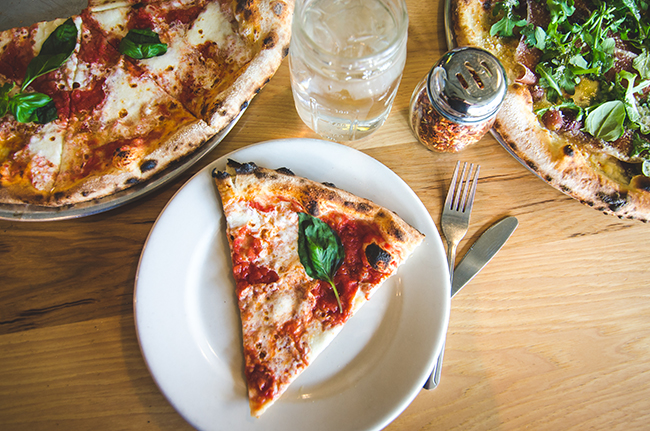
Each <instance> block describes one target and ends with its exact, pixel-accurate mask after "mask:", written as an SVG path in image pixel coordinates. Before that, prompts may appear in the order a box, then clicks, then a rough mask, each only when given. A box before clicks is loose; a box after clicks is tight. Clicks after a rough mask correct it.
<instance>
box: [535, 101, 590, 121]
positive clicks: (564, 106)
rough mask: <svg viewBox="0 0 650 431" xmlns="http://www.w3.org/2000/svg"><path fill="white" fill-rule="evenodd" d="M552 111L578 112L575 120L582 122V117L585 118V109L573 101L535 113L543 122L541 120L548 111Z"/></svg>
mask: <svg viewBox="0 0 650 431" xmlns="http://www.w3.org/2000/svg"><path fill="white" fill-rule="evenodd" d="M551 109H557V110H560V111H563V110H570V111H577V113H576V119H575V120H576V121H582V117H584V114H585V110H584V108H582V107H580V106H578V105H576V104H575V102H574V101H573V100H572V99H568V100H566V101H564V102H562V103H559V104H557V105H552V106H549V107H547V108H542V109H538V110H537V111H535V113H536V114H537V117H538V118H539V119H540V120H541V118H542V117H543V116H544V114H545V113H546V111H549V110H551Z"/></svg>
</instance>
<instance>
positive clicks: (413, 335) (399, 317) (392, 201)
mask: <svg viewBox="0 0 650 431" xmlns="http://www.w3.org/2000/svg"><path fill="white" fill-rule="evenodd" d="M228 158H231V159H234V160H237V161H239V162H249V161H253V162H255V163H257V164H258V165H260V166H265V167H269V168H279V167H287V168H290V169H291V170H292V171H293V172H294V173H295V174H296V175H300V176H304V177H307V178H310V179H313V180H316V181H328V182H332V183H334V184H336V186H338V187H340V188H343V189H346V190H348V191H350V192H352V193H355V194H357V195H360V196H363V197H366V198H368V199H371V200H373V201H375V202H376V203H378V204H381V205H383V206H386V207H387V208H389V209H392V210H394V211H396V212H397V213H398V214H399V215H400V216H401V217H402V218H404V219H405V220H406V221H407V222H409V223H410V224H412V225H413V226H415V227H416V228H417V229H419V230H420V231H421V232H423V233H424V234H426V239H425V241H424V243H423V244H422V245H421V246H420V247H418V249H417V250H416V251H415V253H414V254H413V255H412V256H411V258H410V259H409V260H408V261H407V262H406V264H405V265H404V266H403V267H401V268H400V270H399V271H398V273H397V274H395V275H394V276H393V277H391V278H390V279H388V280H387V281H386V282H385V284H384V286H382V288H381V289H379V290H378V291H377V292H376V294H375V295H374V296H373V297H372V299H371V300H370V302H368V303H367V304H366V305H364V307H363V308H362V309H361V310H360V311H359V312H358V313H357V314H356V315H355V316H354V317H353V318H352V319H350V320H349V321H348V323H347V324H346V326H345V327H344V328H343V330H342V331H341V332H340V334H339V336H338V337H337V338H336V339H335V340H334V341H333V342H332V344H331V345H330V346H329V347H328V348H327V349H326V350H325V351H324V352H323V353H322V354H321V355H320V356H319V357H318V358H317V359H316V360H315V361H314V362H313V363H312V364H311V365H310V367H309V368H308V369H307V370H306V371H305V372H304V373H303V374H302V375H301V376H300V377H298V379H297V380H296V381H295V382H294V383H293V384H292V385H291V387H290V388H289V389H288V390H287V392H285V394H284V395H283V397H282V398H281V399H280V400H279V401H277V402H276V403H275V404H274V405H273V406H272V407H271V408H270V409H269V410H268V411H267V412H266V413H264V415H263V416H262V417H261V418H260V419H255V418H252V417H251V416H250V413H249V407H248V397H247V392H246V383H245V380H244V365H243V354H242V335H241V322H240V319H239V310H238V308H237V300H236V296H235V286H234V279H233V277H232V275H231V264H230V252H229V250H228V243H227V239H226V237H225V219H224V217H223V215H222V208H221V201H220V199H219V197H218V193H217V190H216V187H215V186H214V183H213V180H212V177H211V172H212V170H213V169H214V168H215V167H218V168H219V169H224V168H225V165H226V161H227V159H228ZM448 280H449V276H448V270H447V263H446V258H445V252H444V248H443V246H442V241H441V240H440V236H439V234H438V231H437V229H436V227H435V225H434V223H433V221H432V220H431V216H430V215H429V213H428V211H427V209H426V208H425V207H424V205H423V204H422V202H421V201H420V200H419V199H418V197H417V196H416V195H415V193H414V192H413V191H412V190H411V189H410V188H409V187H408V185H406V183H404V181H402V180H401V179H400V178H399V177H398V176H397V175H395V174H394V173H393V172H392V171H391V170H389V169H388V168H387V167H385V166H384V165H382V164H381V163H379V162H378V161H376V160H374V159H372V158H371V157H369V156H367V155H365V154H363V153H361V152H359V151H356V150H354V149H351V148H350V147H346V146H344V145H340V144H335V143H331V142H327V141H320V140H312V139H288V140H280V141H272V142H266V143H262V144H257V145H253V146H249V147H246V148H244V149H241V150H238V151H235V152H234V153H231V154H228V155H227V156H224V157H222V158H221V159H219V160H217V161H215V162H214V163H212V164H211V165H210V166H208V167H206V168H205V169H204V170H202V171H201V172H200V173H198V174H197V175H196V176H194V177H193V178H192V179H191V180H190V181H188V183H187V184H185V185H184V186H183V187H182V188H181V190H179V192H178V193H177V194H176V195H175V196H174V198H173V199H172V200H171V201H170V202H169V204H168V205H167V207H166V208H165V209H164V211H163V212H162V214H161V215H160V217H159V218H158V220H157V221H156V223H155V225H154V227H153V229H152V231H151V233H150V235H149V238H148V240H147V243H146V245H145V247H144V250H143V252H142V256H141V259H140V264H139V268H138V275H137V277H136V283H135V284H136V286H135V298H134V303H135V320H136V326H137V331H138V338H139V342H140V346H141V349H142V352H143V355H144V358H145V361H146V363H147V365H148V367H149V370H150V371H151V374H152V375H153V377H154V379H155V381H156V383H157V384H158V386H159V387H160V389H161V391H162V392H163V393H164V395H165V396H166V397H167V399H168V400H169V402H170V403H171V404H172V405H173V406H174V407H175V408H176V410H178V412H179V413H180V414H181V415H182V416H183V417H184V418H185V419H186V420H187V421H188V422H189V423H190V424H192V425H193V426H194V427H196V428H198V429H201V430H265V431H266V430H278V431H280V430H282V431H286V430H310V431H319V430H323V431H325V430H327V431H332V430H336V431H343V430H355V431H358V430H366V429H381V428H382V427H384V426H386V425H387V424H388V423H390V422H391V421H392V420H393V419H394V418H395V417H397V416H398V415H399V414H400V413H401V412H402V411H403V410H404V409H405V408H406V407H407V406H408V404H409V403H410V402H411V401H412V400H413V398H415V396H416V395H417V394H418V393H419V392H420V390H421V388H422V385H423V384H424V381H425V380H426V378H427V376H428V374H429V372H430V371H431V369H432V368H433V363H434V359H435V358H436V356H437V353H438V352H439V351H440V349H441V347H442V342H443V334H444V333H445V331H446V330H447V322H448V319H449V305H450V298H449V292H450V286H449V281H448Z"/></svg>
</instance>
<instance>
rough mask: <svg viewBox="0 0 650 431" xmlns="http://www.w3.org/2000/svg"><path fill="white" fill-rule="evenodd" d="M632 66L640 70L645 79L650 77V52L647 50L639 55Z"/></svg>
mask: <svg viewBox="0 0 650 431" xmlns="http://www.w3.org/2000/svg"><path fill="white" fill-rule="evenodd" d="M632 66H633V67H634V68H635V69H636V70H637V71H638V72H639V75H640V76H641V78H643V79H650V54H649V53H648V51H647V50H645V49H644V50H643V52H642V53H641V54H640V55H638V56H637V57H636V58H635V59H634V60H633V61H632Z"/></svg>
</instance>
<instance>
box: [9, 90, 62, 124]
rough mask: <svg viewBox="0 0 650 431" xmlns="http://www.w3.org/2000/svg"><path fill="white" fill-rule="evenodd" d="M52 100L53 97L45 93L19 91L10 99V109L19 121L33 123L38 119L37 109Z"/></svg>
mask: <svg viewBox="0 0 650 431" xmlns="http://www.w3.org/2000/svg"><path fill="white" fill-rule="evenodd" d="M51 101H52V98H51V97H50V96H48V95H47V94H43V93H18V94H16V95H15V96H14V97H12V98H11V99H9V109H10V110H11V113H12V114H14V117H16V120H17V121H18V122H20V123H32V122H37V121H38V116H37V114H36V111H37V110H38V109H39V108H43V107H45V106H47V105H48V104H49V103H50V102H51ZM55 109H56V108H55Z"/></svg>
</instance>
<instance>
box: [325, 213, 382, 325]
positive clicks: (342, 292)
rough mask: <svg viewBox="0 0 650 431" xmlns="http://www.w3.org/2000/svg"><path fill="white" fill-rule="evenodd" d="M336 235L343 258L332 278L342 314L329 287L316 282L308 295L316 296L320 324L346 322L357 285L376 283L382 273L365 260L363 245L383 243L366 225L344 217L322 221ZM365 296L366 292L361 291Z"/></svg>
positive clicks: (367, 224)
mask: <svg viewBox="0 0 650 431" xmlns="http://www.w3.org/2000/svg"><path fill="white" fill-rule="evenodd" d="M324 221H326V222H327V223H328V224H329V225H330V226H331V227H332V229H334V231H335V232H336V233H337V234H338V236H339V238H340V239H341V243H342V244H343V248H344V249H345V258H344V260H343V263H342V264H341V267H340V268H339V269H338V271H336V274H335V275H334V285H335V286H336V290H337V291H338V293H339V299H340V300H341V306H342V308H343V312H342V313H341V312H339V308H338V303H337V302H336V296H335V295H334V290H333V289H332V286H330V284H329V283H328V282H326V281H320V282H319V284H318V286H317V287H316V289H314V290H312V293H313V294H314V296H315V297H316V309H317V310H319V311H320V313H321V316H322V321H323V322H324V323H326V324H330V325H337V324H340V323H343V322H345V321H347V320H348V319H349V317H350V313H351V311H352V301H353V299H354V297H355V295H356V293H357V290H358V289H359V284H360V283H370V284H373V283H377V282H379V281H380V280H381V279H382V278H383V277H384V276H385V274H384V273H382V272H381V271H378V270H376V269H374V268H373V267H372V266H371V265H370V264H369V263H368V260H367V258H366V257H365V249H364V247H363V246H364V244H368V243H371V242H377V243H379V244H382V243H383V238H382V237H381V235H380V234H379V233H378V232H377V230H376V229H375V228H374V227H373V226H372V225H371V224H369V223H364V222H360V221H356V220H351V219H346V218H334V217H332V218H331V219H328V220H324ZM363 293H364V294H365V295H366V296H367V295H368V292H365V291H364V292H363Z"/></svg>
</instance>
